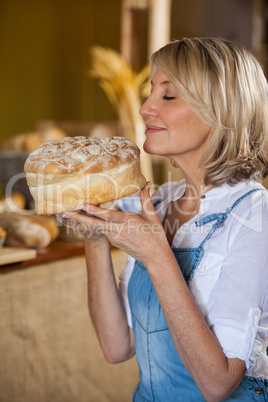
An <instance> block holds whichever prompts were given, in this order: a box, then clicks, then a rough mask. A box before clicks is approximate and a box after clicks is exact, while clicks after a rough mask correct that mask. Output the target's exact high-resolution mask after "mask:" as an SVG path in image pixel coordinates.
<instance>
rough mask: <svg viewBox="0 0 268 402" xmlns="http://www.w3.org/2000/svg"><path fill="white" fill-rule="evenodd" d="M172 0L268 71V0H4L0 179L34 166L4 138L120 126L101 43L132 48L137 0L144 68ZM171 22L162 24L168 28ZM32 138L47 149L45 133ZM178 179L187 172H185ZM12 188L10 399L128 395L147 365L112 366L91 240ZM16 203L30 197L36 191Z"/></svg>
mask: <svg viewBox="0 0 268 402" xmlns="http://www.w3.org/2000/svg"><path fill="white" fill-rule="evenodd" d="M169 1H170V4H171V12H170V18H169V20H168V21H165V22H168V23H170V38H178V39H179V38H181V37H183V36H186V37H187V36H206V35H207V36H209V35H210V36H222V37H226V38H228V39H234V40H237V41H239V42H241V43H242V44H243V45H244V46H246V47H247V48H248V49H250V50H251V51H253V52H254V54H255V55H256V56H257V58H258V59H259V60H260V61H261V62H262V64H263V65H264V68H265V71H266V72H267V71H268V68H267V66H268V59H267V41H268V40H267V18H268V12H267V0H76V1H71V0H64V1H63V0H1V1H0V60H1V62H0V110H1V113H0V184H1V178H3V177H4V175H3V173H5V175H6V176H5V179H7V178H9V177H10V176H12V174H15V173H13V172H14V170H12V169H13V168H14V169H19V168H20V169H21V171H23V163H24V159H23V158H25V153H24V152H22V151H21V152H17V153H16V154H12V152H11V155H12V156H11V158H10V159H9V160H8V155H9V154H10V153H9V151H8V148H5V149H4V148H2V149H1V147H2V145H3V144H4V143H7V142H8V141H12V139H16V140H17V139H19V138H21V137H20V135H24V134H28V133H29V134H31V132H35V130H37V127H40V126H42V125H43V127H44V126H45V125H46V124H47V126H49V125H51V126H52V127H53V125H56V126H57V125H61V127H62V125H63V124H65V127H66V128H68V129H72V130H73V133H74V134H76V135H79V134H80V133H81V132H83V133H84V134H86V133H88V128H89V127H91V126H92V125H93V126H94V125H97V126H98V125H99V123H105V126H106V125H107V126H108V124H109V123H110V122H112V123H115V124H117V122H118V115H117V113H116V112H115V111H114V109H113V107H112V105H111V103H110V101H109V100H108V97H107V95H106V93H105V92H104V91H103V89H102V88H101V87H100V85H99V83H98V80H97V79H96V78H92V77H89V73H88V72H89V70H90V68H91V57H90V53H89V50H90V49H91V48H92V47H93V46H95V45H98V46H101V47H102V48H109V49H112V50H114V51H116V52H120V50H121V45H122V40H123V39H124V40H125V39H126V36H125V34H124V33H123V32H122V31H123V29H122V25H123V23H126V17H125V16H124V13H123V12H122V7H123V5H124V4H126V5H128V6H129V7H132V11H131V19H132V22H133V35H131V60H132V63H133V69H135V70H136V71H141V70H142V68H143V67H144V66H145V65H146V64H147V62H148V53H149V42H150V41H149V36H150V35H149V23H148V21H149V16H150V15H151V14H150V13H149V11H148V7H147V6H148V5H149V4H151V5H152V4H153V3H158V4H160V5H161V4H162V5H163V4H164V5H166V4H167V3H169ZM161 16H162V15H161ZM128 27H129V26H127V27H125V28H128ZM163 29H164V28H163V25H162V23H161V24H159V28H158V29H157V33H160V34H161V35H162V34H163ZM128 50H130V49H128ZM107 64H108V63H107ZM108 67H109V68H110V67H112V65H111V63H109V64H108ZM101 127H102V128H103V126H101ZM23 138H30V143H28V146H31V147H34V146H35V143H34V140H35V137H31V136H26V137H23ZM21 145H22V144H21V142H20V141H18V142H17V141H16V146H17V147H20V146H21ZM13 146H14V142H13ZM13 155H16V156H15V157H13ZM162 159H164V158H162ZM162 159H161V160H160V159H154V160H153V167H154V175H155V180H156V182H158V184H161V183H160V182H162V181H166V180H167V179H170V178H171V176H168V173H170V171H171V169H172V166H171V164H170V163H169V161H167V162H168V165H164V164H163V160H162ZM174 169H175V168H174ZM17 172H18V171H16V173H17ZM165 175H166V176H165ZM174 175H175V176H174V177H176V179H179V177H178V175H179V173H178V170H174ZM265 184H266V185H268V181H266V182H265ZM22 185H23V184H22ZM267 187H268V186H267ZM25 189H26V184H24V186H23V188H22V190H23V191H25ZM27 190H28V189H27ZM23 194H24V193H23ZM1 195H2V194H1V191H0V217H1V220H0V249H1V244H3V243H1V241H5V244H4V246H3V247H2V249H1V250H0V317H1V319H0V334H1V336H0V356H1V364H0V402H14V401H16V402H36V401H38V402H50V401H53V402H77V401H79V402H88V401H96V402H113V401H116V402H125V401H128V400H129V399H130V396H131V395H132V392H133V389H134V387H135V386H136V384H137V382H138V367H137V364H136V361H135V359H130V360H128V361H127V362H124V363H120V364H117V365H110V364H109V363H107V362H106V361H105V359H104V357H103V353H102V351H101V349H100V346H99V342H98V339H97V336H96V333H95V330H94V328H93V325H92V322H91V320H90V319H89V315H88V308H87V288H86V284H87V278H86V263H85V257H84V248H83V239H84V238H83V236H81V237H79V236H78V234H77V233H72V232H71V231H70V232H67V231H65V230H64V228H63V227H59V225H56V221H55V219H54V217H53V216H52V217H51V216H49V217H46V216H41V217H40V216H37V215H27V214H26V215H24V214H23V215H22V216H20V217H19V216H18V214H17V215H15V217H14V214H15V213H13V212H9V211H8V209H7V204H5V200H4V199H1ZM14 201H15V202H16V203H17V202H18V201H19V202H20V203H21V202H22V203H24V202H25V200H24V197H19V198H18V197H17V198H16V200H14ZM23 205H24V204H23ZM1 206H2V208H3V209H2V212H1ZM21 208H24V206H22V207H21ZM23 212H24V210H23ZM1 226H3V227H4V229H5V228H6V231H7V238H6V239H5V238H4V237H3V232H2V233H1ZM37 227H38V230H36V228H37ZM33 229H34V230H33ZM5 235H6V234H4V236H5ZM55 238H56V241H54V240H55ZM8 241H9V242H8ZM18 241H20V245H21V247H20V248H19V249H17V247H18ZM44 241H45V242H48V243H46V244H48V246H44ZM12 242H13V243H12ZM14 242H15V243H14ZM12 244H13V245H14V244H16V246H15V247H13V246H11V245H12ZM22 247H23V249H22ZM37 249H39V252H38V253H37ZM6 252H7V253H6ZM26 255H27V257H26ZM1 258H2V260H1ZM112 259H113V265H114V269H115V276H116V278H118V277H119V275H120V274H121V272H122V270H123V269H124V267H125V265H126V263H127V255H126V254H125V253H123V252H121V251H120V250H117V249H112Z"/></svg>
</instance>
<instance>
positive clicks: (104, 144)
mask: <svg viewBox="0 0 268 402" xmlns="http://www.w3.org/2000/svg"><path fill="white" fill-rule="evenodd" d="M139 155H140V150H139V148H138V147H137V146H136V144H134V143H133V142H131V141H129V140H127V139H125V138H123V137H112V138H111V137H99V138H97V137H64V138H61V139H59V140H57V141H54V140H51V141H47V142H45V143H43V144H42V145H41V146H39V147H38V148H37V149H36V150H35V151H33V152H31V153H30V155H29V156H28V158H27V160H26V162H25V165H24V170H25V172H26V179H27V183H28V186H29V189H30V192H31V194H32V196H33V199H34V201H35V210H36V213H37V214H42V215H47V214H57V213H61V212H64V211H74V210H78V209H80V208H81V206H82V205H83V204H84V203H91V204H95V205H96V204H102V203H106V202H109V201H112V200H115V199H118V198H122V197H125V196H128V195H131V194H134V193H135V192H137V191H139V190H140V189H141V188H142V187H144V186H145V184H146V180H145V178H144V176H143V175H142V173H141V169H140V158H139Z"/></svg>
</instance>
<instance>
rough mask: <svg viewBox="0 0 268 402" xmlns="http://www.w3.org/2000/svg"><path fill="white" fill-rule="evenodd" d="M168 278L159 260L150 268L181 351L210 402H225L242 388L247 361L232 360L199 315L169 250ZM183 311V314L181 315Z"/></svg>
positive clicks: (172, 332)
mask: <svg viewBox="0 0 268 402" xmlns="http://www.w3.org/2000/svg"><path fill="white" fill-rule="evenodd" d="M165 259H166V266H168V275H167V274H166V273H165V274H164V273H162V271H161V269H158V267H159V268H160V267H161V264H159V259H156V260H155V261H152V264H151V263H148V264H147V269H148V271H149V272H150V276H151V279H152V282H153V285H154V288H155V291H156V293H157V296H158V299H159V302H160V304H161V306H162V309H163V312H164V315H165V318H166V320H167V323H168V326H169V329H170V333H171V336H172V339H173V342H174V344H175V347H176V349H177V352H178V354H179V356H180V358H181V360H182V362H183V364H184V366H185V367H186V369H187V370H188V371H189V373H190V374H191V376H192V378H193V379H194V381H195V383H196V384H197V386H198V388H199V389H200V391H201V393H202V395H203V397H204V399H205V400H206V401H208V402H209V401H213V402H216V401H222V400H223V399H225V398H227V397H228V396H229V395H230V394H231V393H232V392H233V391H234V390H235V389H236V387H237V386H238V385H239V383H240V381H241V380H242V378H243V376H244V374H245V372H246V365H245V362H244V361H242V360H239V359H228V358H227V357H226V356H225V355H224V353H223V351H222V347H221V345H220V343H219V341H218V340H217V338H216V337H215V335H214V334H213V333H212V331H211V330H210V329H209V327H208V325H207V323H206V322H205V320H204V318H203V316H202V315H201V313H200V312H199V310H198V308H197V307H196V305H195V302H194V300H193V298H192V295H191V293H190V291H189V289H188V287H187V285H186V283H185V281H184V279H183V277H182V274H181V272H180V270H179V267H178V264H177V261H176V259H175V258H174V255H173V253H168V250H167V251H166V255H165ZM178 311H179V314H178V313H177V312H178Z"/></svg>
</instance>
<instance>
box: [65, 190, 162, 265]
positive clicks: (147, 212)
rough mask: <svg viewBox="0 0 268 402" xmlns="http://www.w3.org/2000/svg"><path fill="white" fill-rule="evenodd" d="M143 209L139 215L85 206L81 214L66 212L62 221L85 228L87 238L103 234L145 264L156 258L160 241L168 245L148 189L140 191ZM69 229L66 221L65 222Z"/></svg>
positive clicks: (90, 205) (113, 243)
mask: <svg viewBox="0 0 268 402" xmlns="http://www.w3.org/2000/svg"><path fill="white" fill-rule="evenodd" d="M140 200H141V205H142V210H141V212H139V213H134V212H122V211H114V210H109V209H105V208H101V207H98V206H96V205H92V204H85V205H84V206H83V207H82V211H83V212H86V214H85V213H83V214H81V213H76V212H65V213H64V214H63V215H62V216H63V218H64V220H66V218H67V219H68V220H74V221H75V222H76V226H78V225H81V226H83V227H84V228H86V230H85V233H86V236H88V237H89V238H90V233H93V232H95V233H96V232H99V233H101V234H103V235H105V236H106V237H107V238H108V240H109V241H110V243H111V244H112V245H113V246H115V247H118V248H120V249H121V250H123V251H125V252H127V253H128V254H129V255H131V256H132V257H134V258H135V259H137V260H139V261H140V262H142V263H143V264H146V261H147V259H148V260H149V259H150V258H151V255H155V254H156V252H157V250H159V249H160V248H161V247H160V245H161V244H163V242H165V243H167V239H166V235H165V232H164V229H163V226H162V224H161V222H160V220H159V218H158V214H157V212H156V211H155V208H154V206H153V204H152V201H151V198H150V187H149V186H146V187H144V188H143V189H142V190H141V192H140ZM65 224H66V225H67V226H68V221H67V222H66V221H65Z"/></svg>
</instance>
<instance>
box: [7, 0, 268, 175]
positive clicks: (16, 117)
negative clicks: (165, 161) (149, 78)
mask: <svg viewBox="0 0 268 402" xmlns="http://www.w3.org/2000/svg"><path fill="white" fill-rule="evenodd" d="M159 1H160V3H161V0H158V2H159ZM163 1H165V0H162V2H163ZM152 3H153V2H152V1H150V0H124V1H123V0H113V1H111V0H77V1H75V2H73V1H70V0H67V1H66V0H65V1H63V0H35V1H34V2H33V1H31V0H23V1H21V0H2V1H1V5H0V55H1V63H0V88H1V91H0V109H1V118H0V143H1V142H3V141H5V140H6V139H9V138H11V137H12V138H14V136H16V135H19V134H21V133H26V132H31V131H34V130H36V129H38V127H41V126H42V124H43V125H44V124H59V125H60V124H63V123H64V124H65V125H66V124H67V125H68V124H69V127H72V128H74V135H80V134H81V133H82V134H84V132H83V131H81V129H82V128H85V127H87V124H93V123H94V124H96V123H99V122H101V123H106V122H116V121H117V120H118V116H117V113H116V112H115V110H114V108H113V107H112V105H111V103H110V102H109V100H108V98H107V96H106V94H105V93H104V91H103V90H102V89H101V88H100V86H99V84H98V81H97V80H96V79H94V78H92V77H90V76H89V70H90V67H91V58H90V53H89V50H90V49H91V48H92V47H93V46H95V45H99V46H102V47H105V48H110V49H113V50H115V51H117V52H120V50H121V46H122V40H123V38H124V32H123V30H122V26H123V16H124V14H123V12H122V10H123V6H125V7H126V6H128V7H130V8H131V9H132V17H131V18H132V23H133V31H132V33H133V34H132V43H131V47H132V48H131V64H132V67H133V69H134V70H137V71H139V70H141V69H142V68H143V67H144V66H145V65H146V64H147V63H148V50H149V49H148V47H149V44H148V42H149V34H148V29H149V27H148V26H149V22H148V21H149V9H150V7H149V5H150V4H152ZM267 18H268V11H267V0H224V1H223V0H202V1H200V0H172V1H171V12H170V21H169V24H170V38H171V39H173V38H176V39H178V38H181V37H183V36H186V37H187V36H190V37H192V36H221V37H225V38H228V39H234V40H237V41H238V42H240V43H242V44H243V45H244V46H246V47H247V48H248V49H249V50H251V51H253V53H254V54H255V55H256V56H257V58H258V59H259V60H260V61H261V62H262V64H263V65H264V68H265V70H266V71H267ZM161 29H162V27H161V25H160V26H159V31H160V32H161ZM155 169H156V170H157V166H155ZM164 179H166V177H165V178H163V177H162V178H158V180H159V181H162V180H164Z"/></svg>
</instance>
